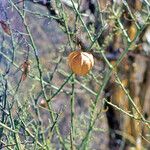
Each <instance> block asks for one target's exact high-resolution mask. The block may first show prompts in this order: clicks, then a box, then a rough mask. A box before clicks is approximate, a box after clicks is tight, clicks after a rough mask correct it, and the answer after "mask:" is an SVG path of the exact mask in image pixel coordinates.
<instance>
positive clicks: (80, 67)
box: [68, 51, 94, 76]
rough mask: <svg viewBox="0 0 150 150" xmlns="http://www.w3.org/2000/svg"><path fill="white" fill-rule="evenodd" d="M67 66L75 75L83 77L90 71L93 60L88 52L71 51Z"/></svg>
mask: <svg viewBox="0 0 150 150" xmlns="http://www.w3.org/2000/svg"><path fill="white" fill-rule="evenodd" d="M68 64H69V67H70V68H71V70H72V71H73V72H74V73H75V74H77V75H81V76H84V75H86V74H88V72H89V71H90V70H91V69H92V67H93V65H94V58H93V55H92V54H90V53H88V52H82V51H73V52H71V53H70V54H69V56H68Z"/></svg>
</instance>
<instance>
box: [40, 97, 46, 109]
mask: <svg viewBox="0 0 150 150" xmlns="http://www.w3.org/2000/svg"><path fill="white" fill-rule="evenodd" d="M40 106H41V107H44V108H47V102H46V101H45V100H44V99H42V100H41V101H40Z"/></svg>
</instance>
